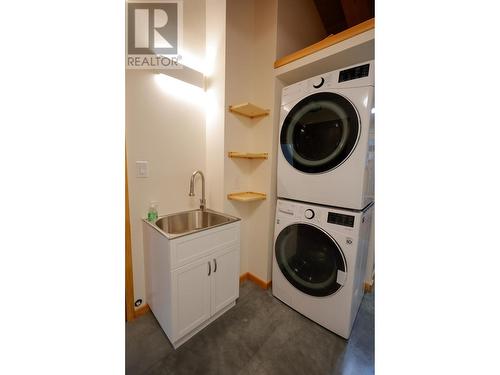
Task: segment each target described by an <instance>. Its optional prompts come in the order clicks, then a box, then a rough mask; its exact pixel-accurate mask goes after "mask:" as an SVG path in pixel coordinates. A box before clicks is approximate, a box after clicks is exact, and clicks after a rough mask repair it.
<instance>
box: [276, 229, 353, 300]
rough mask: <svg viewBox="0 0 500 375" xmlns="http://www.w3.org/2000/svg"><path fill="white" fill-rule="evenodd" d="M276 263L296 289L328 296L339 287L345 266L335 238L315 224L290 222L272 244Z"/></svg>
mask: <svg viewBox="0 0 500 375" xmlns="http://www.w3.org/2000/svg"><path fill="white" fill-rule="evenodd" d="M275 256H276V261H277V263H278V266H279V268H280V270H281V272H282V273H283V275H284V276H285V277H286V279H287V280H288V281H289V282H290V283H291V284H292V285H293V286H294V287H296V288H297V289H299V290H301V291H302V292H304V293H306V294H309V295H311V296H318V297H323V296H328V295H330V294H333V293H335V292H336V291H337V290H339V289H340V288H341V287H342V284H343V283H344V280H345V276H346V265H345V260H344V256H343V254H342V251H341V250H340V248H339V246H338V244H337V243H336V242H335V240H334V239H333V238H332V237H330V236H329V235H328V234H326V233H325V232H324V231H322V230H321V229H319V228H318V227H315V226H312V225H308V224H292V225H290V226H288V227H286V228H285V229H283V230H282V231H281V232H280V234H279V235H278V238H277V239H276V244H275Z"/></svg>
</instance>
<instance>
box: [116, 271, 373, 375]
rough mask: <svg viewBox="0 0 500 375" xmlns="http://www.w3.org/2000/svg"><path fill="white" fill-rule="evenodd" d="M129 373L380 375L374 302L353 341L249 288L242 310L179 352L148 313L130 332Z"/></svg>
mask: <svg viewBox="0 0 500 375" xmlns="http://www.w3.org/2000/svg"><path fill="white" fill-rule="evenodd" d="M126 372H127V374H128V375H136V374H221V375H222V374H228V375H235V374H241V375H243V374H265V375H280V374H283V375H294V374H304V375H306V374H307V375H316V374H317V375H326V374H329V375H330V374H346V375H347V374H356V375H364V374H373V373H374V294H373V293H372V294H367V295H365V297H364V298H363V302H362V304H361V308H360V311H359V313H358V316H357V318H356V321H355V322H354V328H353V332H352V334H351V338H350V339H349V341H346V340H344V339H342V338H341V337H339V336H337V335H335V334H333V333H331V332H329V331H328V330H326V329H324V328H322V327H321V326H319V325H317V324H315V323H313V322H312V321H310V320H309V319H307V318H305V317H303V316H302V315H300V314H299V313H297V312H295V311H294V310H292V309H291V308H289V307H288V306H286V305H285V304H283V303H282V302H280V301H279V300H277V299H276V298H274V297H273V296H272V294H271V291H264V290H262V289H261V288H259V287H258V286H256V285H255V284H253V283H251V282H249V281H247V282H245V283H243V284H242V285H241V288H240V298H239V299H238V301H237V303H236V306H235V307H233V308H232V309H231V310H229V311H228V312H227V313H226V314H224V315H223V316H221V317H220V318H219V319H217V320H216V321H215V322H213V323H212V324H211V325H209V326H208V327H206V328H205V329H204V330H202V331H201V332H200V333H198V334H197V335H195V336H194V337H193V338H192V339H191V340H189V341H188V342H186V343H185V344H184V345H182V346H181V347H180V348H178V349H177V350H174V349H173V348H172V346H171V345H170V343H169V341H168V339H167V337H166V336H165V334H164V333H163V331H162V329H161V328H160V326H159V325H158V323H157V321H156V320H155V318H154V316H153V314H151V313H148V314H147V315H144V316H142V317H140V318H138V319H136V320H134V321H132V322H130V323H127V324H126Z"/></svg>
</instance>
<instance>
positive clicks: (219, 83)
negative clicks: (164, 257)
mask: <svg viewBox="0 0 500 375" xmlns="http://www.w3.org/2000/svg"><path fill="white" fill-rule="evenodd" d="M205 43H206V67H205V75H206V90H207V92H206V95H207V108H206V172H207V173H206V178H207V205H208V207H209V208H212V209H214V210H218V211H223V210H224V200H225V197H224V173H225V171H224V159H225V155H224V126H225V124H224V112H225V108H224V106H225V101H224V100H225V82H226V76H225V68H226V58H225V56H226V1H225V0H206V40H205Z"/></svg>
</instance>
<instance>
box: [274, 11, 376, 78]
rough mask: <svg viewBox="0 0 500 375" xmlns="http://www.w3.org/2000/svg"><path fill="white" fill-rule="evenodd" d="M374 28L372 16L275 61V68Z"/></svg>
mask: <svg viewBox="0 0 500 375" xmlns="http://www.w3.org/2000/svg"><path fill="white" fill-rule="evenodd" d="M373 28H375V18H371V19H369V20H367V21H364V22H361V23H360V24H358V25H356V26H353V27H350V28H348V29H347V30H344V31H341V32H340V33H337V34H335V35H330V36H327V37H326V38H325V39H323V40H321V41H319V42H318V43H314V44H312V45H310V46H308V47H306V48H303V49H301V50H299V51H296V52H293V53H291V54H289V55H286V56H284V57H282V58H280V59H278V60H276V61H275V62H274V68H275V69H276V68H279V67H280V66H283V65H286V64H289V63H291V62H292V61H295V60H298V59H301V58H302V57H306V56H308V55H311V54H313V53H315V52H317V51H320V50H322V49H324V48H327V47H330V46H332V45H334V44H337V43H340V42H343V41H344V40H346V39H349V38H352V37H353V36H356V35H358V34H361V33H364V32H365V31H368V30H371V29H373Z"/></svg>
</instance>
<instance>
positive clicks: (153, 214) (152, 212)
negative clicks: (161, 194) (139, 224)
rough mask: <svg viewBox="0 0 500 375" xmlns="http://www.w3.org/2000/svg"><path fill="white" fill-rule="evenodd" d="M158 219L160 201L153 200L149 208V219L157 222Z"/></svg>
mask: <svg viewBox="0 0 500 375" xmlns="http://www.w3.org/2000/svg"><path fill="white" fill-rule="evenodd" d="M156 219H158V202H151V203H150V204H149V210H148V221H149V222H155V221H156Z"/></svg>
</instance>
